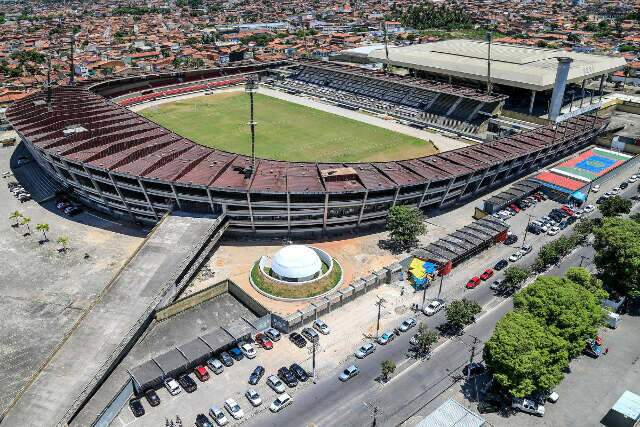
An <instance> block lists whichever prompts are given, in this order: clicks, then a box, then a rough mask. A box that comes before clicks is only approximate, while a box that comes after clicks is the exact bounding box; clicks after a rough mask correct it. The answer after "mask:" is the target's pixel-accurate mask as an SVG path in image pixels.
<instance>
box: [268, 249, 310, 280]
mask: <svg viewBox="0 0 640 427" xmlns="http://www.w3.org/2000/svg"><path fill="white" fill-rule="evenodd" d="M270 273H271V275H272V276H273V277H274V278H276V279H279V280H284V281H287V282H305V281H308V280H313V279H315V278H316V277H318V276H320V275H321V274H322V261H321V260H320V257H319V256H318V254H317V253H316V251H314V250H313V249H311V248H310V247H308V246H304V245H289V246H285V247H283V248H282V249H280V250H278V252H276V254H275V255H274V256H273V258H272V259H271V272H270Z"/></svg>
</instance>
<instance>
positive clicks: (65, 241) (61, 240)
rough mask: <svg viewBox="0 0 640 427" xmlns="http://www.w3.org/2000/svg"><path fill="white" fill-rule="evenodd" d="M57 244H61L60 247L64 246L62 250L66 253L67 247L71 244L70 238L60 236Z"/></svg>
mask: <svg viewBox="0 0 640 427" xmlns="http://www.w3.org/2000/svg"><path fill="white" fill-rule="evenodd" d="M57 242H58V243H59V244H60V246H62V248H61V250H60V251H61V252H66V251H67V245H68V244H69V237H68V236H60V237H58V240H57Z"/></svg>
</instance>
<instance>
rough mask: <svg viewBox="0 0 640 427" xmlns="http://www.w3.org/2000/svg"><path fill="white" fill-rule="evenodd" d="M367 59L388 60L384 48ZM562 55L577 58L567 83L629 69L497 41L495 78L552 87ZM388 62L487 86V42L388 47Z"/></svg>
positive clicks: (599, 58) (607, 59) (606, 59)
mask: <svg viewBox="0 0 640 427" xmlns="http://www.w3.org/2000/svg"><path fill="white" fill-rule="evenodd" d="M365 52H366V51H365ZM343 53H344V54H346V55H349V54H351V53H353V56H354V57H361V56H362V55H363V51H362V50H360V51H358V50H357V49H356V50H347V51H345V52H343ZM367 55H368V58H369V61H372V62H373V61H375V62H380V61H384V59H385V52H384V48H380V49H372V50H370V51H369V52H368V54H367ZM561 56H566V57H570V58H572V59H573V62H572V63H571V68H570V70H569V79H568V81H569V82H582V80H584V79H586V78H591V77H596V76H599V75H602V74H606V73H609V72H613V71H615V70H618V69H621V68H622V67H623V66H624V65H625V60H624V58H621V57H612V56H604V55H592V54H586V53H577V52H567V51H564V50H559V49H542V48H538V47H528V46H518V45H511V44H502V43H493V44H492V45H491V80H492V81H493V82H494V83H497V84H501V85H505V86H511V87H519V88H524V89H534V90H537V91H541V90H547V89H551V88H552V87H553V84H554V82H555V78H556V68H557V66H558V61H557V59H556V58H558V57H561ZM389 61H390V63H391V64H393V65H396V66H400V67H406V68H413V69H418V70H424V71H428V72H430V73H435V74H443V75H451V76H454V77H459V78H466V79H471V80H478V81H483V82H485V81H486V80H487V42H484V41H473V40H445V41H439V42H434V43H425V44H414V45H410V46H402V47H390V48H389Z"/></svg>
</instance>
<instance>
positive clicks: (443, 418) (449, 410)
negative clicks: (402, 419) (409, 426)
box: [416, 399, 486, 427]
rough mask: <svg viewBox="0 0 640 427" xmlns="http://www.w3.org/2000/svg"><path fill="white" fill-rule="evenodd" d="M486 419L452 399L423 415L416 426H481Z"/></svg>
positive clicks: (484, 423)
mask: <svg viewBox="0 0 640 427" xmlns="http://www.w3.org/2000/svg"><path fill="white" fill-rule="evenodd" d="M484 425H486V421H485V420H484V418H482V417H481V416H480V415H477V414H475V413H473V412H471V411H469V410H468V409H467V408H465V407H464V406H463V405H461V404H460V403H458V402H456V401H455V400H453V399H448V400H447V401H446V402H444V403H443V404H442V405H440V406H438V408H436V410H435V411H433V412H432V413H430V414H429V415H427V416H426V417H424V419H423V420H422V421H420V422H419V423H418V424H416V427H483V426H484Z"/></svg>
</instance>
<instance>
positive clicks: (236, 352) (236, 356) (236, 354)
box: [229, 347, 244, 361]
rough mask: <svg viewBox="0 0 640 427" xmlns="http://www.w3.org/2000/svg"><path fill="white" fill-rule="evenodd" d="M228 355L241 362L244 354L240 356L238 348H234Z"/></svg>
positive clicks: (240, 352)
mask: <svg viewBox="0 0 640 427" xmlns="http://www.w3.org/2000/svg"><path fill="white" fill-rule="evenodd" d="M229 354H230V355H231V357H233V358H234V359H235V360H238V361H239V360H242V359H244V354H242V351H240V349H239V348H238V347H234V348H232V349H231V350H229Z"/></svg>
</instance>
